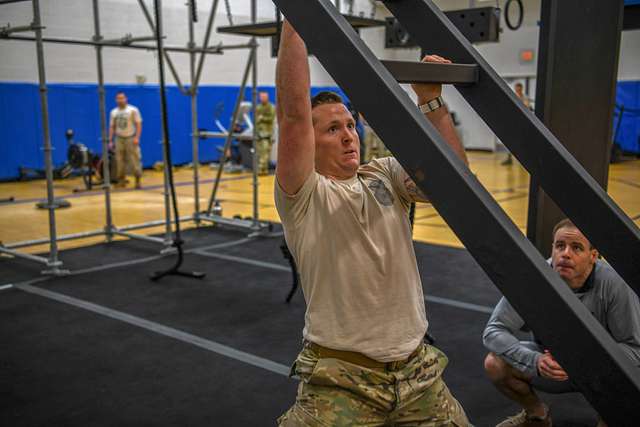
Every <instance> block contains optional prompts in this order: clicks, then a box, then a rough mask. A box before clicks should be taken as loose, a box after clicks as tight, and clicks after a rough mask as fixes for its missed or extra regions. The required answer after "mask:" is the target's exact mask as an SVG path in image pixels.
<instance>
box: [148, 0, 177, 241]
mask: <svg viewBox="0 0 640 427" xmlns="http://www.w3.org/2000/svg"><path fill="white" fill-rule="evenodd" d="M139 3H140V6H141V7H142V9H143V10H146V7H145V5H144V2H143V1H142V0H140V1H139ZM158 9H159V10H158V13H161V10H162V5H161V4H160V5H158ZM147 13H148V12H147ZM158 19H160V16H159V15H158ZM151 24H152V25H153V21H151ZM154 29H155V30H156V31H158V32H160V37H159V41H158V43H159V45H158V48H159V49H160V50H162V47H161V46H160V43H161V41H162V33H161V31H162V25H161V23H160V22H156V23H155V27H154ZM158 58H159V59H158V74H159V75H160V76H161V77H162V75H163V73H164V70H163V69H162V57H161V56H158ZM161 95H162V94H161ZM160 107H161V110H162V113H163V114H161V118H162V162H163V164H164V169H163V171H164V176H163V183H164V219H165V237H164V243H165V245H166V246H167V249H168V247H169V246H171V245H172V244H173V237H172V233H171V198H170V195H169V173H170V171H169V168H170V167H171V166H170V165H169V159H168V158H167V147H166V145H167V138H168V137H169V135H167V132H166V130H167V129H168V127H167V126H168V125H167V124H166V123H165V117H166V115H165V114H164V110H165V108H166V105H165V104H164V103H163V102H161V103H160ZM176 221H179V218H176Z"/></svg>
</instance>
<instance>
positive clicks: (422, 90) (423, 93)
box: [411, 55, 451, 104]
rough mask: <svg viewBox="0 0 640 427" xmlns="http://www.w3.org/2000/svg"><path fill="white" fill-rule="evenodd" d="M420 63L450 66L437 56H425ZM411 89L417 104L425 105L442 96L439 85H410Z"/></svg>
mask: <svg viewBox="0 0 640 427" xmlns="http://www.w3.org/2000/svg"><path fill="white" fill-rule="evenodd" d="M422 62H436V63H440V64H450V63H451V61H449V60H448V59H445V58H443V57H441V56H438V55H426V56H425V57H424V58H422ZM411 88H412V89H413V91H414V92H415V93H416V95H417V96H418V104H425V103H427V102H429V101H431V100H432V99H435V98H437V97H439V96H440V95H441V94H442V85H441V84H439V83H418V84H412V85H411Z"/></svg>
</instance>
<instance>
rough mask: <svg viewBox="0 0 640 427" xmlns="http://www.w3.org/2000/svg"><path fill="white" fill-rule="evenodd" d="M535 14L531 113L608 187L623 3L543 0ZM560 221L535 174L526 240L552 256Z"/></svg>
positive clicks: (560, 217) (592, 174) (604, 187)
mask: <svg viewBox="0 0 640 427" xmlns="http://www.w3.org/2000/svg"><path fill="white" fill-rule="evenodd" d="M541 10H542V13H541V20H540V41H539V43H538V52H539V58H538V73H537V74H538V81H537V84H536V116H538V118H540V120H541V121H542V122H543V123H544V124H545V125H546V127H547V128H548V129H549V130H550V131H551V132H552V133H553V135H554V136H555V137H556V138H558V140H559V141H560V142H561V143H562V145H563V146H564V147H565V148H566V149H567V150H568V151H569V152H570V153H571V155H572V156H574V157H575V158H576V160H577V161H578V162H579V163H580V164H581V165H582V166H583V167H584V168H585V170H586V171H587V172H589V175H591V176H592V177H593V179H594V180H596V182H598V184H599V185H600V186H601V187H602V188H603V189H605V190H606V189H607V181H608V176H609V158H610V153H611V143H612V133H613V132H612V128H613V121H612V120H611V118H612V117H613V112H614V105H615V98H616V83H617V77H618V62H619V59H620V55H619V53H620V38H621V37H620V36H621V30H622V10H623V3H622V0H608V1H601V0H563V1H556V0H543V1H542V2H541ZM596 27H597V28H598V31H593V29H594V28H596ZM576 40H579V41H580V43H576ZM593 58H598V60H597V61H594V60H593ZM567 94H571V96H567ZM564 217H565V214H564V213H563V212H562V210H561V209H559V208H558V206H557V205H556V204H555V203H554V202H553V200H552V199H551V198H549V196H547V194H546V193H545V192H544V191H542V189H541V188H540V187H539V185H538V178H537V177H535V176H533V177H532V178H531V186H530V191H529V213H528V220H527V236H528V237H529V239H530V240H531V241H532V242H533V243H534V245H536V247H537V248H538V250H539V251H540V252H541V253H542V254H543V255H549V254H550V252H551V244H552V241H553V239H552V236H551V234H552V232H553V227H554V226H555V224H557V223H558V221H560V220H561V219H562V218H564ZM638 261H640V260H637V262H638Z"/></svg>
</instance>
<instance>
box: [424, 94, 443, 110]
mask: <svg viewBox="0 0 640 427" xmlns="http://www.w3.org/2000/svg"><path fill="white" fill-rule="evenodd" d="M443 105H444V100H443V99H442V96H439V97H437V98H433V99H432V100H431V101H428V102H427V103H426V104H422V105H420V106H419V108H420V111H422V112H423V113H424V114H427V113H430V112H432V111H435V110H437V109H438V108H440V107H442V106H443Z"/></svg>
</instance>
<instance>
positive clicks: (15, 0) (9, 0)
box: [0, 0, 31, 5]
mask: <svg viewBox="0 0 640 427" xmlns="http://www.w3.org/2000/svg"><path fill="white" fill-rule="evenodd" d="M23 1H31V0H0V5H2V4H9V3H22V2H23Z"/></svg>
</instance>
